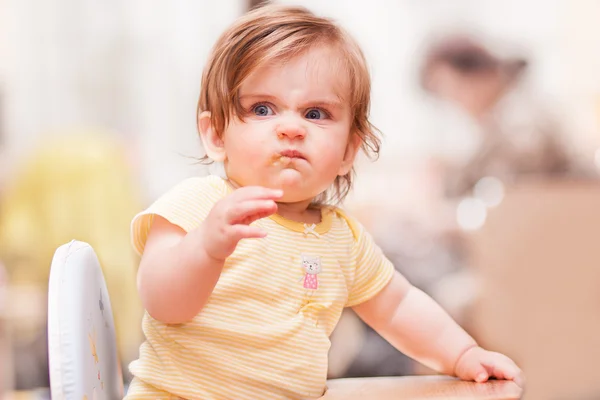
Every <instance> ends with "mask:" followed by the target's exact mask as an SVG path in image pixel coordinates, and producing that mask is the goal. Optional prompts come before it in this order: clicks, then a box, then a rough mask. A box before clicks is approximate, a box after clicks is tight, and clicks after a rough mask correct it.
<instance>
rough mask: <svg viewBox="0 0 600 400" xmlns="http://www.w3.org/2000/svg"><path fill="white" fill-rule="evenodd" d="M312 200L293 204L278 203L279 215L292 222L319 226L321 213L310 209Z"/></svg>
mask: <svg viewBox="0 0 600 400" xmlns="http://www.w3.org/2000/svg"><path fill="white" fill-rule="evenodd" d="M311 202H312V200H304V201H298V202H293V203H277V214H279V215H281V216H282V217H284V218H287V219H290V220H292V221H297V222H304V223H310V224H318V223H319V222H321V211H320V210H318V209H316V208H312V207H310V203H311Z"/></svg>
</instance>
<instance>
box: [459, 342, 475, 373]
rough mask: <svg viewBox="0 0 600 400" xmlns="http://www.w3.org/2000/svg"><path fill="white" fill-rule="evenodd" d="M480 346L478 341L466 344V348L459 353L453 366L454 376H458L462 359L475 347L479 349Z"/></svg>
mask: <svg viewBox="0 0 600 400" xmlns="http://www.w3.org/2000/svg"><path fill="white" fill-rule="evenodd" d="M478 347H479V345H478V344H477V343H476V342H473V343H471V344H470V345H468V346H466V347H465V348H464V349H462V350H461V352H460V353H459V354H458V357H456V361H455V362H454V366H453V367H452V375H453V376H458V374H457V369H458V367H459V365H460V363H461V361H462V359H463V358H464V357H465V356H466V355H467V354H468V353H470V352H471V351H473V350H474V349H477V348H478Z"/></svg>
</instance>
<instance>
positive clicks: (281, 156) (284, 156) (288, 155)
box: [272, 150, 306, 167]
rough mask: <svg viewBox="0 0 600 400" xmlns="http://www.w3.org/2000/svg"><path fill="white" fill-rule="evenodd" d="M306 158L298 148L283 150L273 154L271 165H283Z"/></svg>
mask: <svg viewBox="0 0 600 400" xmlns="http://www.w3.org/2000/svg"><path fill="white" fill-rule="evenodd" d="M297 160H306V157H304V155H303V154H302V153H300V152H299V151H298V150H284V151H282V152H280V153H278V154H275V155H274V156H273V159H272V163H273V165H282V166H284V167H287V166H289V165H290V164H292V162H293V161H297Z"/></svg>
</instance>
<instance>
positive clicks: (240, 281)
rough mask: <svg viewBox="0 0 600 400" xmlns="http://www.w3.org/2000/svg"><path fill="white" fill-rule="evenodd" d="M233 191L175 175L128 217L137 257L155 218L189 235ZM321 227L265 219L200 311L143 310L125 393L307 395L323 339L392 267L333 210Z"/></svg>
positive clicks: (312, 390)
mask: <svg viewBox="0 0 600 400" xmlns="http://www.w3.org/2000/svg"><path fill="white" fill-rule="evenodd" d="M232 190H233V189H231V188H230V186H229V185H228V184H227V183H226V182H225V181H224V180H223V179H221V178H219V177H216V176H208V177H204V178H191V179H187V180H185V181H183V182H182V183H180V184H179V185H177V186H176V187H175V188H173V189H172V190H171V191H169V192H168V193H166V194H165V195H163V196H162V197H161V198H160V199H158V200H157V201H156V202H155V203H154V204H153V205H151V206H150V207H149V208H148V209H147V210H146V211H144V212H142V213H140V214H138V215H137V216H136V217H135V218H134V220H133V222H132V240H133V244H134V247H135V249H136V250H137V251H138V252H139V253H142V252H143V251H144V245H145V242H146V238H147V235H148V232H149V230H150V227H151V225H152V220H153V217H154V215H160V216H161V217H163V218H165V219H167V220H168V221H170V222H171V223H173V224H175V225H177V226H179V227H181V228H183V229H184V230H185V231H186V232H189V231H191V230H193V229H195V228H197V227H198V226H199V225H200V224H201V223H202V221H203V220H204V219H205V218H206V216H207V214H208V212H209V211H210V210H211V208H212V206H213V205H214V204H215V202H217V201H218V200H219V199H221V198H223V197H224V196H226V195H227V194H228V193H230V192H231V191H232ZM321 215H322V219H321V222H320V223H319V224H316V225H310V226H309V225H307V224H302V223H299V222H295V221H291V220H288V219H285V218H283V217H281V216H279V215H273V216H271V217H269V218H264V219H261V220H258V221H256V222H254V224H256V225H258V226H260V227H262V228H263V229H265V230H266V231H267V232H268V236H267V237H266V238H264V239H247V240H242V241H240V242H239V244H238V246H237V248H236V250H235V251H234V253H233V254H232V255H231V256H230V257H229V258H228V259H227V261H226V263H225V265H224V267H223V271H222V274H221V277H220V279H219V281H218V283H217V285H216V287H215V288H214V291H213V293H212V294H211V296H210V298H209V300H208V302H207V303H206V305H205V306H204V308H203V309H202V311H201V312H200V313H199V314H198V315H197V316H196V317H195V318H194V319H193V320H192V321H191V322H189V323H185V324H180V325H167V324H164V323H161V322H159V321H156V320H154V319H153V318H152V317H150V316H149V315H148V314H147V313H146V315H145V316H144V321H143V329H144V333H145V335H146V341H145V342H144V344H143V345H142V346H141V348H140V357H139V359H138V360H136V361H134V362H133V363H132V364H131V366H130V369H131V372H132V373H133V375H134V376H135V379H134V381H133V383H132V385H131V387H130V390H129V393H128V395H127V397H126V398H127V399H142V398H148V399H150V398H151V399H163V398H164V399H168V398H173V397H175V398H176V397H181V398H185V399H236V400H238V399H240V400H241V399H252V400H255V399H261V400H263V399H264V400H267V399H307V398H318V397H319V396H321V395H322V394H323V392H324V389H325V381H326V377H327V353H328V351H329V346H330V342H329V336H330V334H331V332H332V331H333V328H334V327H335V325H336V323H337V322H338V319H339V317H340V314H341V312H342V310H343V308H344V307H351V306H355V305H358V304H360V303H362V302H364V301H366V300H368V299H370V298H371V297H373V296H374V295H375V294H377V293H378V292H379V291H380V290H381V289H383V287H384V286H385V285H386V284H387V283H388V282H389V280H390V279H391V277H392V274H393V271H394V268H393V266H392V264H391V263H390V262H389V261H388V260H387V259H386V258H385V256H384V255H383V254H382V252H381V250H380V249H379V247H377V246H376V245H375V244H374V242H373V240H372V238H371V236H370V235H369V234H368V233H367V232H366V231H365V230H364V229H363V227H362V226H361V225H360V224H358V223H357V222H356V221H354V220H352V219H350V218H349V217H347V216H346V215H345V214H344V213H343V212H342V211H341V210H339V209H337V208H332V207H331V208H330V207H324V208H322V212H321Z"/></svg>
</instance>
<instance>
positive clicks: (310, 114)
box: [305, 108, 327, 119]
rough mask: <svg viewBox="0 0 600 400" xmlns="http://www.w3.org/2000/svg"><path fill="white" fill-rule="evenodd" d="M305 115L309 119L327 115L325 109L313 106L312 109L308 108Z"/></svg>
mask: <svg viewBox="0 0 600 400" xmlns="http://www.w3.org/2000/svg"><path fill="white" fill-rule="evenodd" d="M305 117H306V118H307V119H323V118H326V117H327V115H326V113H325V112H324V111H322V110H319V109H318V108H311V109H310V110H308V112H307V113H306V115H305Z"/></svg>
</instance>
